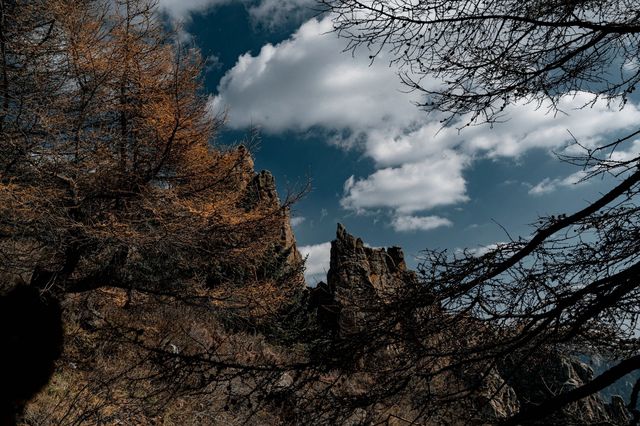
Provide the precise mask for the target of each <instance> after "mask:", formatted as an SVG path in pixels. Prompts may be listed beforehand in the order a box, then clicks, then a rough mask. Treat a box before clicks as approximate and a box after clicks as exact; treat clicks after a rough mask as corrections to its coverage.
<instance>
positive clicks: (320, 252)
mask: <svg viewBox="0 0 640 426" xmlns="http://www.w3.org/2000/svg"><path fill="white" fill-rule="evenodd" d="M298 251H299V252H300V254H301V255H302V257H306V259H307V261H306V269H305V271H304V277H305V279H306V280H307V284H316V283H317V282H318V281H322V280H326V276H327V271H328V270H329V261H330V258H331V243H330V242H327V243H322V244H315V245H310V246H302V247H299V248H298Z"/></svg>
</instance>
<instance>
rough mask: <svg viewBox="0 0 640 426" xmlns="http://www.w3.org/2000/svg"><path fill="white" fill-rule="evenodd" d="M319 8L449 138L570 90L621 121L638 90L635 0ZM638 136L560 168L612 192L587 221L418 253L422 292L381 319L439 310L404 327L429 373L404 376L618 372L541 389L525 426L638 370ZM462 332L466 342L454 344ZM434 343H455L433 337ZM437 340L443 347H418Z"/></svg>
mask: <svg viewBox="0 0 640 426" xmlns="http://www.w3.org/2000/svg"><path fill="white" fill-rule="evenodd" d="M322 3H323V4H324V6H325V8H326V11H327V12H329V13H331V15H332V17H333V20H334V26H335V30H336V31H337V33H338V34H339V35H340V36H342V37H345V38H346V39H347V40H348V45H347V49H348V50H353V51H354V52H356V51H358V50H368V51H369V53H370V58H371V60H376V59H377V57H378V55H379V54H380V52H382V51H385V52H390V55H391V62H392V63H394V64H397V65H399V67H400V69H401V78H402V80H403V81H404V82H405V83H406V84H407V85H408V87H409V88H410V89H415V90H419V91H421V92H423V93H424V95H425V97H424V102H422V103H421V104H420V106H421V107H422V108H423V109H424V110H425V111H427V112H434V113H437V114H440V115H439V117H444V118H443V119H442V123H444V125H446V124H449V123H452V122H453V121H454V120H457V119H460V118H462V119H463V120H465V121H464V122H463V123H464V125H471V124H479V123H483V122H489V123H491V122H495V121H499V120H500V119H501V118H504V110H505V107H506V106H507V105H509V104H511V103H514V102H516V101H519V102H533V103H536V104H537V105H538V106H540V105H542V104H543V102H545V101H550V104H551V105H552V108H556V105H557V102H558V100H559V99H560V98H561V97H563V96H571V95H572V94H573V93H576V92H577V91H583V92H588V93H591V94H592V95H593V96H592V97H591V101H590V103H588V104H586V105H584V106H585V107H588V106H589V105H590V104H591V103H592V102H595V101H596V100H597V99H599V98H604V99H606V100H608V101H609V102H610V103H613V104H617V105H618V106H619V107H621V108H624V106H625V104H626V103H627V101H628V100H629V97H630V96H631V94H632V93H633V92H634V90H635V88H636V86H637V84H638V79H639V78H640V68H639V67H638V66H637V57H638V49H639V48H640V43H639V40H638V37H639V34H640V12H639V11H638V5H637V4H636V3H635V2H627V1H618V0H615V1H572V2H555V1H546V0H543V1H535V2H516V1H504V2H483V1H474V0H471V1H462V2H452V1H429V0H420V1H404V0H398V1H382V0H373V1H359V0H323V1H322ZM442 114H444V115H442ZM639 133H640V131H633V132H631V133H630V134H628V135H626V136H623V137H619V138H611V140H610V141H609V142H608V143H605V144H602V145H600V146H598V147H595V148H590V149H586V148H585V149H584V150H583V153H584V154H582V155H576V156H561V158H562V159H563V160H565V161H568V162H570V163H572V164H576V165H579V166H581V167H583V169H584V170H585V177H584V179H585V180H587V179H591V178H594V177H596V176H608V177H609V178H611V181H612V182H614V184H613V187H612V189H611V190H610V191H609V192H607V193H605V194H603V195H602V196H601V197H600V198H598V199H596V200H595V201H593V202H591V203H590V204H589V205H588V206H587V207H585V208H584V209H582V210H580V211H578V212H575V213H568V214H563V215H559V216H550V217H542V218H539V220H538V221H537V222H536V223H534V224H533V226H534V230H533V232H532V236H531V237H529V238H517V239H513V240H512V241H510V242H508V243H505V244H500V245H498V247H497V248H495V249H492V250H489V251H488V253H486V254H483V255H482V256H478V255H477V254H476V253H474V252H472V251H467V252H464V253H462V254H452V255H450V254H448V253H446V252H439V251H427V252H426V253H425V258H424V262H423V264H422V265H421V266H420V276H421V281H422V284H423V285H422V286H421V287H419V288H418V289H416V290H415V291H412V292H410V296H409V297H407V298H406V299H405V300H404V302H402V303H400V304H399V305H398V309H397V313H395V314H394V312H393V311H389V312H388V314H389V315H391V316H394V315H395V316H396V317H397V316H398V315H402V316H404V317H407V316H410V317H416V318H419V317H420V316H419V315H418V313H420V312H421V311H424V310H426V309H429V308H432V309H437V310H438V312H439V314H438V315H436V316H428V320H425V321H424V322H418V324H416V325H415V326H414V327H413V329H412V332H411V341H412V342H414V343H416V344H415V345H414V347H415V348H416V350H415V352H413V353H412V355H411V356H410V359H411V360H412V361H411V363H410V364H414V365H423V366H424V365H429V366H431V367H429V368H423V369H422V371H415V370H413V369H410V370H409V371H412V374H420V373H422V374H425V375H427V376H431V377H433V376H434V375H437V374H436V373H435V372H436V371H438V369H439V371H449V372H451V371H455V370H457V369H460V368H463V369H471V370H474V371H476V372H477V373H478V374H480V376H481V377H484V378H485V379H486V378H488V377H490V375H491V374H492V371H494V369H501V370H502V371H503V372H509V371H510V372H511V373H505V374H507V376H508V375H509V374H511V375H516V373H517V371H518V369H522V368H524V367H525V366H531V365H538V364H540V363H541V362H542V360H541V357H540V354H553V353H567V354H571V355H574V356H578V355H585V354H600V355H604V356H605V357H606V358H608V359H610V360H612V362H613V363H614V364H615V365H614V366H613V367H612V368H610V369H608V370H606V371H605V372H603V373H602V374H600V375H599V376H597V377H594V378H592V379H589V380H588V381H587V382H586V383H584V384H583V385H581V386H579V387H578V388H576V389H573V390H568V391H567V390H552V389H550V390H549V392H548V393H547V395H543V396H539V397H537V398H533V399H532V400H530V401H529V403H528V404H524V405H523V406H521V407H520V408H519V412H518V413H517V414H515V415H513V416H512V417H511V418H510V419H507V420H505V421H504V423H505V424H520V423H525V422H536V421H542V422H544V421H545V420H544V419H545V418H546V419H547V420H546V421H550V420H549V419H553V417H549V416H553V415H554V413H557V412H558V410H559V409H561V408H563V407H565V408H566V407H567V406H568V405H569V404H570V403H573V402H575V401H578V400H581V399H582V398H585V397H587V396H589V395H593V394H594V393H596V392H598V391H600V390H602V389H604V388H605V387H607V386H608V385H611V384H612V383H614V382H615V381H616V380H618V379H620V378H622V377H625V376H627V375H628V374H629V373H631V372H633V371H636V370H638V369H640V364H639V363H638V356H637V354H638V352H639V351H640V341H639V340H638V319H639V318H638V314H639V312H638V308H637V307H638V302H639V297H640V281H639V277H640V275H638V272H639V267H640V266H639V263H638V262H639V261H640V258H639V257H638V256H639V253H640V247H639V246H638V232H639V231H638V230H639V229H640V221H639V219H640V217H639V216H638V212H639V207H638V201H637V200H638V191H639V190H640V172H639V171H638V161H639V159H640V157H638V153H637V152H635V151H633V149H629V150H627V151H624V150H622V147H625V146H627V147H628V146H629V145H630V144H631V143H632V142H633V141H635V140H636V137H637V136H638V134H639ZM576 143H578V145H579V141H576ZM621 151H624V152H621ZM465 324H466V325H467V326H465ZM469 324H474V325H473V330H474V332H473V334H475V335H474V336H470V337H468V338H462V337H460V336H459V335H458V334H459V333H462V335H464V334H465V333H464V332H463V330H465V328H466V327H468V326H469ZM395 326H396V322H394V321H392V320H389V321H388V322H387V325H386V326H385V327H384V328H383V329H382V330H378V331H377V332H376V333H377V334H376V335H377V336H389V335H390V334H391V333H393V330H394V328H393V327H395ZM447 330H448V331H447ZM443 332H445V334H446V335H448V336H449V338H451V339H457V340H458V341H464V344H459V345H458V344H454V343H448V344H446V343H443V342H446V341H447V340H446V339H444V340H443V339H435V338H434V337H435V336H438V335H440V334H441V333H443ZM456 333H458V334H456ZM369 338H370V339H371V336H370V337H369ZM366 340H367V338H363V341H366ZM399 340H406V339H403V338H400V339H399ZM434 341H437V342H438V344H437V345H436V344H426V343H424V342H434ZM403 344H407V343H406V342H405V343H403ZM549 356H551V355H549ZM542 358H544V356H543V357H542ZM425 360H431V362H430V363H425V362H424V361H425ZM421 362H422V364H421ZM616 362H617V364H616ZM536 363H537V364H536ZM540 365H542V364H540ZM435 366H438V367H437V368H436V367H435ZM508 366H511V367H508ZM398 371H399V370H398ZM507 381H508V380H507ZM479 383H480V382H479ZM472 387H473V386H469V388H472ZM635 389H636V390H635V391H634V392H633V393H632V395H631V397H630V401H628V402H627V403H628V408H629V410H631V411H632V413H633V417H634V419H633V420H632V423H633V424H637V423H638V421H639V420H640V412H639V411H638V410H637V408H636V405H637V398H638V391H637V390H638V389H640V383H636V386H635ZM496 395H497V394H496ZM421 418H423V417H419V418H417V419H416V421H419V420H420V419H421ZM555 421H556V422H557V421H559V420H558V419H557V418H556V420H555Z"/></svg>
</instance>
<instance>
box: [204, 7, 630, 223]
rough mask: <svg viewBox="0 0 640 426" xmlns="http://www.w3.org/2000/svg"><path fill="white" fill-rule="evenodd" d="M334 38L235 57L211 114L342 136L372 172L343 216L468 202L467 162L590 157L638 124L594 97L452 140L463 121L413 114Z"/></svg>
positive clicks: (401, 92)
mask: <svg viewBox="0 0 640 426" xmlns="http://www.w3.org/2000/svg"><path fill="white" fill-rule="evenodd" d="M265 10H266V9H265ZM331 29H332V23H331V17H330V16H326V17H324V18H323V19H311V20H309V21H308V22H306V23H304V24H303V25H302V26H301V27H300V28H299V29H298V31H297V32H296V33H295V34H293V35H292V36H291V37H290V38H289V39H288V40H286V41H284V42H282V43H280V44H278V45H270V44H269V45H265V46H263V48H262V49H261V51H260V52H259V53H258V54H257V55H256V56H252V55H251V54H249V53H247V54H244V55H242V56H240V57H239V58H238V62H237V63H236V65H235V66H234V67H233V68H232V69H231V70H229V72H228V73H227V74H226V75H225V77H224V78H223V79H222V81H221V83H220V85H219V87H218V92H219V93H218V95H217V96H215V97H213V98H212V99H211V102H210V106H211V108H212V109H213V110H214V111H215V110H217V111H221V110H223V109H226V108H228V109H229V116H228V118H229V125H230V126H231V127H233V128H244V127H247V126H251V125H257V126H260V127H261V128H262V130H263V131H265V132H268V133H279V132H283V131H289V130H293V131H301V132H302V131H309V130H314V129H322V130H326V131H328V132H330V133H331V134H332V135H339V136H336V137H335V139H333V142H337V143H341V144H343V145H344V146H346V147H354V146H355V147H357V148H358V149H361V150H362V151H363V152H364V154H365V155H366V156H368V157H369V158H371V159H372V160H374V162H375V165H376V167H377V170H376V171H374V172H373V173H371V174H370V175H369V176H352V177H351V178H350V179H349V180H348V181H347V182H345V188H344V189H345V191H344V195H343V198H342V200H341V204H342V206H343V207H344V208H346V209H350V210H353V211H357V212H363V211H367V210H373V211H378V210H383V211H385V212H389V213H391V217H399V216H407V215H409V214H416V213H417V212H421V211H427V210H430V209H433V208H434V207H439V206H446V205H452V204H456V203H461V202H465V201H467V200H468V195H467V192H466V181H465V178H464V172H465V170H466V169H467V168H468V167H469V166H470V165H471V164H472V162H473V160H474V159H477V158H482V157H485V158H486V157H518V156H520V155H522V154H523V153H525V152H527V151H529V150H531V149H534V148H542V149H554V150H562V149H565V147H566V146H567V145H568V144H570V143H571V142H572V141H573V137H574V136H575V137H576V138H577V139H578V140H579V142H580V143H581V144H582V145H583V146H587V147H595V146H597V145H598V144H601V143H603V142H606V141H608V139H607V138H608V137H609V136H610V135H611V134H615V133H616V132H618V131H620V130H623V129H627V128H630V127H632V126H635V125H637V123H638V122H640V110H639V109H638V107H637V105H634V104H628V105H627V106H626V107H625V108H624V109H623V110H622V111H619V110H615V109H610V108H609V107H608V106H607V104H606V101H601V100H598V101H596V102H595V103H594V104H593V106H592V107H589V108H580V107H582V106H583V105H585V104H586V103H588V101H589V100H590V99H591V95H590V94H588V93H583V92H578V93H574V94H572V95H568V96H565V97H564V98H563V99H561V100H560V102H559V105H558V107H559V108H560V110H561V112H558V113H557V114H555V115H554V114H550V113H549V111H550V105H549V104H548V103H544V102H543V103H542V105H538V104H535V103H526V102H520V103H517V104H514V105H510V106H509V107H508V108H507V109H506V110H505V115H506V116H507V117H508V118H509V120H508V121H507V122H506V123H497V124H495V125H494V126H493V127H490V126H488V125H483V126H470V127H467V128H465V129H464V130H463V131H462V132H458V130H457V128H458V127H461V125H462V124H464V123H466V121H467V118H465V117H462V118H461V119H460V121H459V122H458V123H453V124H452V125H451V126H450V127H446V128H441V124H440V122H439V120H438V117H433V116H432V117H428V116H426V115H425V114H424V113H423V112H422V111H420V110H419V109H418V108H416V107H415V103H416V102H418V101H420V94H419V93H418V92H407V91H406V87H404V86H402V84H401V83H400V81H399V79H398V77H397V70H396V69H395V68H393V67H391V66H389V62H388V57H386V58H387V59H385V53H384V52H382V53H381V54H380V55H379V56H378V58H377V59H376V61H375V62H374V63H373V64H371V63H370V60H369V59H368V58H367V55H362V52H360V54H359V55H357V56H356V57H355V58H354V57H352V56H351V54H350V53H349V52H347V53H345V52H343V49H344V46H345V44H344V41H343V40H340V39H338V38H337V36H336V35H335V34H334V33H332V32H331ZM423 83H425V84H426V85H429V86H433V85H435V84H436V82H435V81H424V82H423ZM568 130H570V131H571V132H572V134H573V136H572V134H570V133H569V132H568ZM541 183H542V182H541ZM549 184H552V185H555V187H557V186H562V185H564V184H565V182H564V180H563V179H560V180H558V181H557V182H553V181H552V180H550V181H548V182H545V183H544V185H542V187H541V188H542V189H541V190H542V191H544V190H546V189H548V188H547V187H548V185H549ZM545 185H546V186H545ZM392 225H393V223H392Z"/></svg>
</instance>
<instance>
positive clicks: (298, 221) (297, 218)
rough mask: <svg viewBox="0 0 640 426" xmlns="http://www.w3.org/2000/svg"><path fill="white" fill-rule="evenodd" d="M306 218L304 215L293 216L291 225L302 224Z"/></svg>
mask: <svg viewBox="0 0 640 426" xmlns="http://www.w3.org/2000/svg"><path fill="white" fill-rule="evenodd" d="M305 220H307V218H306V217H303V216H294V217H292V218H291V226H299V225H302V224H303V223H304V221H305Z"/></svg>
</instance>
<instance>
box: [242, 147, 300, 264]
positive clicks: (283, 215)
mask: <svg viewBox="0 0 640 426" xmlns="http://www.w3.org/2000/svg"><path fill="white" fill-rule="evenodd" d="M238 152H239V155H241V156H242V158H243V159H244V160H243V162H242V164H241V167H242V170H243V173H244V175H245V177H244V178H243V179H242V182H243V186H244V187H243V188H240V189H241V190H242V191H243V192H244V194H243V196H242V198H241V201H240V205H241V206H242V208H244V210H245V211H247V212H250V211H256V210H262V211H266V212H269V211H271V212H272V213H273V214H274V215H277V216H278V221H277V222H278V227H279V232H280V241H279V243H280V245H281V246H282V247H283V248H285V249H287V250H289V251H290V254H289V258H288V259H289V261H290V262H292V263H294V264H299V263H300V262H302V258H301V256H300V253H298V249H297V247H296V240H295V236H294V235H293V229H292V228H291V214H290V211H289V207H287V206H282V205H281V203H280V197H279V196H278V191H277V189H276V180H275V178H274V177H273V175H272V174H271V172H270V171H268V170H261V171H260V172H258V173H256V172H254V170H253V160H252V159H251V156H250V155H249V154H248V152H247V151H246V148H244V147H243V146H240V147H239V148H238Z"/></svg>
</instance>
